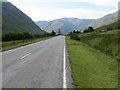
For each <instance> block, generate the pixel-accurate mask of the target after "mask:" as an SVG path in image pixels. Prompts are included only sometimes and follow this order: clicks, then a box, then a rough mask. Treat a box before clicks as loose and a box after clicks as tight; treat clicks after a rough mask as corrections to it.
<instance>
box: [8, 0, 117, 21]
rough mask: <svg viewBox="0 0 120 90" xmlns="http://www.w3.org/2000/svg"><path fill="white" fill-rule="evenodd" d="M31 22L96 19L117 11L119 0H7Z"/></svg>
mask: <svg viewBox="0 0 120 90" xmlns="http://www.w3.org/2000/svg"><path fill="white" fill-rule="evenodd" d="M8 1H9V2H11V3H12V4H13V5H15V6H16V7H17V8H19V9H20V10H21V11H22V12H24V13H25V14H27V15H28V16H29V17H30V18H31V19H32V20H33V21H44V20H46V21H51V20H54V19H60V18H80V19H98V18H101V17H103V16H105V15H107V14H111V13H114V12H116V11H117V10H118V1H119V0H8Z"/></svg>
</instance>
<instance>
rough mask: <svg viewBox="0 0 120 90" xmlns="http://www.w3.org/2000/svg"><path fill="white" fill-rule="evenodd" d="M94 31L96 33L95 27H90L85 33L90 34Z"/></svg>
mask: <svg viewBox="0 0 120 90" xmlns="http://www.w3.org/2000/svg"><path fill="white" fill-rule="evenodd" d="M93 31H95V30H94V29H93V27H88V29H85V30H84V31H83V33H88V32H93Z"/></svg>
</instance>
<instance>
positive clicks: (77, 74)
mask: <svg viewBox="0 0 120 90" xmlns="http://www.w3.org/2000/svg"><path fill="white" fill-rule="evenodd" d="M66 41H67V49H68V54H69V59H70V64H71V69H72V77H73V85H75V86H76V87H77V88H117V87H118V65H117V64H118V62H117V60H115V59H113V58H111V57H110V56H108V55H106V54H104V53H102V52H100V51H99V50H96V49H94V48H91V47H90V46H88V45H86V44H84V43H82V42H79V41H75V40H70V39H69V37H66Z"/></svg>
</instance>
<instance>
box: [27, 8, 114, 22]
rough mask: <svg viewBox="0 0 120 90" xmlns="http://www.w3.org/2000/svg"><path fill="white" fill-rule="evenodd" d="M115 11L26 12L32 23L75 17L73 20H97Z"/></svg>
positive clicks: (44, 10)
mask: <svg viewBox="0 0 120 90" xmlns="http://www.w3.org/2000/svg"><path fill="white" fill-rule="evenodd" d="M113 12H115V11H95V10H88V9H59V10H58V9H52V10H49V9H39V10H37V9H36V10H35V11H34V12H33V13H32V14H30V13H31V10H29V11H28V14H29V15H30V17H32V19H33V20H34V21H37V20H49V21H51V20H53V19H58V18H63V17H68V18H70V17H75V18H84V19H97V18H100V17H102V16H104V15H107V14H110V13H113Z"/></svg>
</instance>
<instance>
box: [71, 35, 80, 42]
mask: <svg viewBox="0 0 120 90" xmlns="http://www.w3.org/2000/svg"><path fill="white" fill-rule="evenodd" d="M70 39H73V40H78V41H80V37H79V36H78V35H77V34H70Z"/></svg>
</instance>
